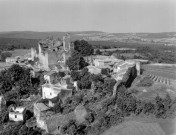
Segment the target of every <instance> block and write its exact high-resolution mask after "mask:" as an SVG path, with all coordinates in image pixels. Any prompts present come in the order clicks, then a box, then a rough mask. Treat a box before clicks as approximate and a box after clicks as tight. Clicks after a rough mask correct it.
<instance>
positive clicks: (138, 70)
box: [136, 61, 141, 75]
mask: <svg viewBox="0 0 176 135" xmlns="http://www.w3.org/2000/svg"><path fill="white" fill-rule="evenodd" d="M136 70H137V75H140V74H141V63H140V62H139V61H137V62H136Z"/></svg>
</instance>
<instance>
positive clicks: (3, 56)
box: [1, 52, 12, 61]
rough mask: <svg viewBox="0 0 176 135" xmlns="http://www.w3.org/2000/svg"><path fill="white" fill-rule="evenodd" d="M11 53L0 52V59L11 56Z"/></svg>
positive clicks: (3, 59)
mask: <svg viewBox="0 0 176 135" xmlns="http://www.w3.org/2000/svg"><path fill="white" fill-rule="evenodd" d="M11 56H12V54H11V53H10V52H3V53H1V61H5V60H6V58H7V57H11Z"/></svg>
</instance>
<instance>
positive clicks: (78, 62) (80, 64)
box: [66, 51, 88, 70]
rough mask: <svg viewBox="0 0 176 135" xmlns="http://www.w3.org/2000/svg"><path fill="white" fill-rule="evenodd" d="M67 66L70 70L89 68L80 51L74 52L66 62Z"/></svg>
mask: <svg viewBox="0 0 176 135" xmlns="http://www.w3.org/2000/svg"><path fill="white" fill-rule="evenodd" d="M66 65H67V66H68V67H69V69H70V70H80V69H82V68H84V67H85V66H88V63H86V62H85V60H84V58H83V57H82V56H81V54H80V53H79V52H78V51H74V52H73V53H72V54H71V57H69V58H68V59H67V61H66Z"/></svg>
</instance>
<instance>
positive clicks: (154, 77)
mask: <svg viewBox="0 0 176 135" xmlns="http://www.w3.org/2000/svg"><path fill="white" fill-rule="evenodd" d="M144 75H145V76H148V77H150V79H152V80H153V81H154V82H156V83H162V84H166V85H171V84H172V82H173V80H172V79H168V78H165V77H161V76H157V75H152V74H150V73H148V72H144Z"/></svg>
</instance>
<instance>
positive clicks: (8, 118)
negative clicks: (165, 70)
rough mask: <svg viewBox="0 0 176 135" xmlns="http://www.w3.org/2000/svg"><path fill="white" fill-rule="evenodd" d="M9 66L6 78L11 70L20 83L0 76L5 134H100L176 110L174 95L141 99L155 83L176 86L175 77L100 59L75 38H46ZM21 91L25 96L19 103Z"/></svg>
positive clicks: (133, 62)
mask: <svg viewBox="0 0 176 135" xmlns="http://www.w3.org/2000/svg"><path fill="white" fill-rule="evenodd" d="M6 63H11V64H13V65H12V67H9V69H6V70H5V71H3V72H1V76H8V75H6V74H8V73H7V71H9V75H10V76H11V77H12V78H13V79H12V81H13V82H14V83H13V84H11V83H10V82H11V81H9V82H8V83H9V85H8V86H11V87H7V85H6V82H5V80H3V79H4V78H5V77H4V78H3V77H1V78H0V81H1V82H2V81H3V82H5V83H1V88H3V89H4V91H3V92H1V96H0V111H1V119H2V120H1V124H2V123H5V124H4V125H2V126H0V127H1V129H3V132H0V134H12V133H14V134H15V133H16V134H20V135H22V134H23V132H26V134H27V132H32V133H33V134H45V135H47V134H48V135H49V134H53V135H60V134H61V135H98V134H102V133H103V132H104V131H105V130H108V129H110V128H111V126H116V125H118V124H120V123H122V122H123V121H125V118H127V117H130V116H131V115H135V116H138V115H147V116H148V115H149V114H150V115H151V119H152V118H158V119H160V118H166V117H168V115H169V114H171V113H173V112H174V111H173V110H174V109H175V100H174V98H173V97H170V96H169V94H165V96H162V97H160V95H157V94H156V95H155V96H154V97H153V99H149V100H143V99H142V98H140V95H142V92H143V93H145V92H147V90H146V89H147V87H150V86H153V84H154V83H157V84H158V83H159V84H162V85H165V86H169V85H171V84H174V82H173V80H172V79H170V80H169V79H167V80H166V81H164V79H163V80H161V81H160V80H159V81H158V82H156V80H157V79H156V78H155V80H154V77H153V80H152V76H150V75H149V74H147V73H146V74H145V73H143V70H142V68H141V67H145V66H147V65H148V63H149V61H148V60H142V59H126V60H123V59H119V58H117V57H115V56H114V55H111V56H106V55H97V54H96V53H95V51H94V49H93V47H92V46H91V45H90V44H88V42H87V41H84V40H77V41H74V42H71V41H70V35H69V34H66V35H65V36H63V38H62V39H60V38H58V39H53V38H47V39H43V40H41V41H39V43H38V48H31V53H30V54H26V55H25V56H23V57H8V58H6ZM28 69H29V70H28ZM26 73H29V74H27V75H26ZM20 77H21V78H22V79H21V78H20ZM26 78H27V79H26ZM9 79H11V78H9ZM17 80H19V81H17ZM28 81H29V83H27V82H28ZM154 81H155V82H154ZM24 85H25V86H26V85H27V86H26V87H25V88H24V87H23V86H24ZM137 86H140V87H137ZM136 87H137V88H140V89H142V90H141V91H140V92H141V93H140V92H139V91H138V90H137V88H136ZM135 88H136V89H135ZM15 90H18V91H19V93H20V99H18V102H17V100H16V99H17V98H19V97H18V96H16V95H15V94H17V93H16V92H15ZM11 91H13V92H14V93H13V94H11V93H10V92H11ZM28 92H29V93H30V94H27V93H28ZM7 93H10V94H7ZM19 93H18V94H19ZM138 93H140V94H139V95H138ZM14 96H16V97H14ZM25 96H26V97H25ZM19 102H20V103H19ZM3 110H5V111H4V112H5V113H4V112H3ZM2 114H3V116H2ZM9 122H12V123H13V124H14V123H15V124H16V125H18V126H16V128H15V129H13V124H12V123H11V128H10V131H11V132H10V133H9V131H8V129H7V127H8V126H9V125H8V124H9ZM6 126H7V127H6ZM1 131H2V130H1ZM32 133H31V134H32Z"/></svg>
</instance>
